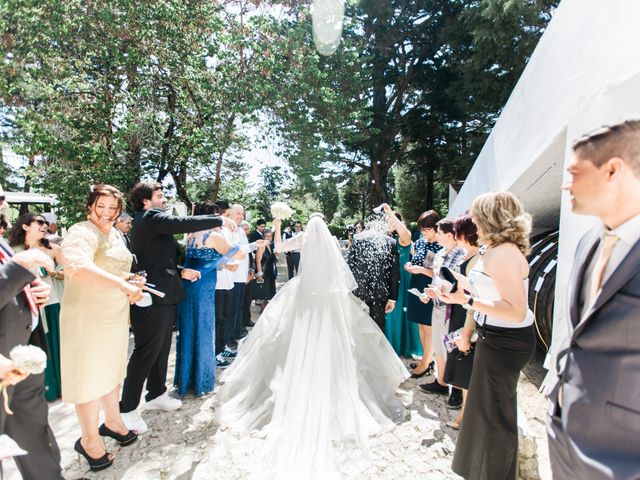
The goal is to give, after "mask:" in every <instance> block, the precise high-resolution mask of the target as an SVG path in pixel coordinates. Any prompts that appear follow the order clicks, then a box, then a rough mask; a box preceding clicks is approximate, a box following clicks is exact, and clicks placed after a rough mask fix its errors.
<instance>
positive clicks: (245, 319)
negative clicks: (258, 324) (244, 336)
mask: <svg viewBox="0 0 640 480" xmlns="http://www.w3.org/2000/svg"><path fill="white" fill-rule="evenodd" d="M251 302H253V297H252V296H251V283H247V284H246V285H245V289H244V297H243V299H242V324H243V325H244V326H245V327H252V326H253V323H252V322H251Z"/></svg>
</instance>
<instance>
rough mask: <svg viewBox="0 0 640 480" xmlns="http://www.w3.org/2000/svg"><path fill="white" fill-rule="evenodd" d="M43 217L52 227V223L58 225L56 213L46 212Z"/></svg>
mask: <svg viewBox="0 0 640 480" xmlns="http://www.w3.org/2000/svg"><path fill="white" fill-rule="evenodd" d="M42 217H43V218H44V219H45V220H46V221H47V222H49V225H51V224H52V223H55V224H57V223H58V217H57V216H56V214H55V213H53V212H44V213H43V214H42Z"/></svg>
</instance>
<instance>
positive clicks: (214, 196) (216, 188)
mask: <svg viewBox="0 0 640 480" xmlns="http://www.w3.org/2000/svg"><path fill="white" fill-rule="evenodd" d="M235 120H236V113H235V112H233V113H232V114H231V116H230V117H229V118H228V119H227V124H226V125H225V128H224V138H223V141H222V149H221V150H220V153H219V155H218V159H217V160H216V174H215V177H214V179H213V186H212V187H211V198H210V200H211V201H212V202H216V201H217V200H218V194H219V193H220V183H221V182H222V162H223V160H224V156H225V154H226V153H227V149H228V148H229V145H231V138H230V136H231V134H232V133H233V122H235Z"/></svg>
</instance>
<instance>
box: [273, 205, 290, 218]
mask: <svg viewBox="0 0 640 480" xmlns="http://www.w3.org/2000/svg"><path fill="white" fill-rule="evenodd" d="M271 215H273V218H274V219H277V220H286V219H287V218H291V215H293V210H291V207H289V205H287V204H286V203H284V202H275V203H274V204H273V205H271Z"/></svg>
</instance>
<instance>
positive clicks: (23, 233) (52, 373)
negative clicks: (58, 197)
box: [9, 213, 64, 402]
mask: <svg viewBox="0 0 640 480" xmlns="http://www.w3.org/2000/svg"><path fill="white" fill-rule="evenodd" d="M47 232H48V230H47V221H46V220H45V219H44V217H43V216H42V215H38V214H35V213H26V214H24V215H21V216H20V217H18V219H17V220H16V222H15V223H14V225H13V228H12V229H11V233H10V234H9V245H10V246H11V248H13V251H14V252H20V251H23V250H29V249H30V248H36V249H38V250H41V251H42V252H43V253H45V254H46V255H47V256H49V257H50V258H51V260H52V262H51V267H52V268H49V269H47V270H44V269H42V274H43V281H44V282H46V283H47V284H49V286H50V287H52V288H51V293H50V294H49V301H48V302H47V304H46V305H45V306H44V308H42V309H41V310H40V320H41V321H42V324H43V327H44V331H45V339H46V343H47V351H48V355H47V367H46V369H45V371H44V396H45V398H46V399H47V400H48V401H50V402H52V401H54V400H56V399H57V398H59V397H60V393H61V389H60V385H61V382H60V298H59V297H58V296H57V295H56V290H55V289H54V288H53V284H52V280H51V279H52V278H56V279H60V280H62V279H63V278H64V274H63V273H61V272H59V271H58V267H59V266H60V265H61V264H62V250H61V249H60V246H58V245H56V244H50V243H49V239H48V238H47Z"/></svg>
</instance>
